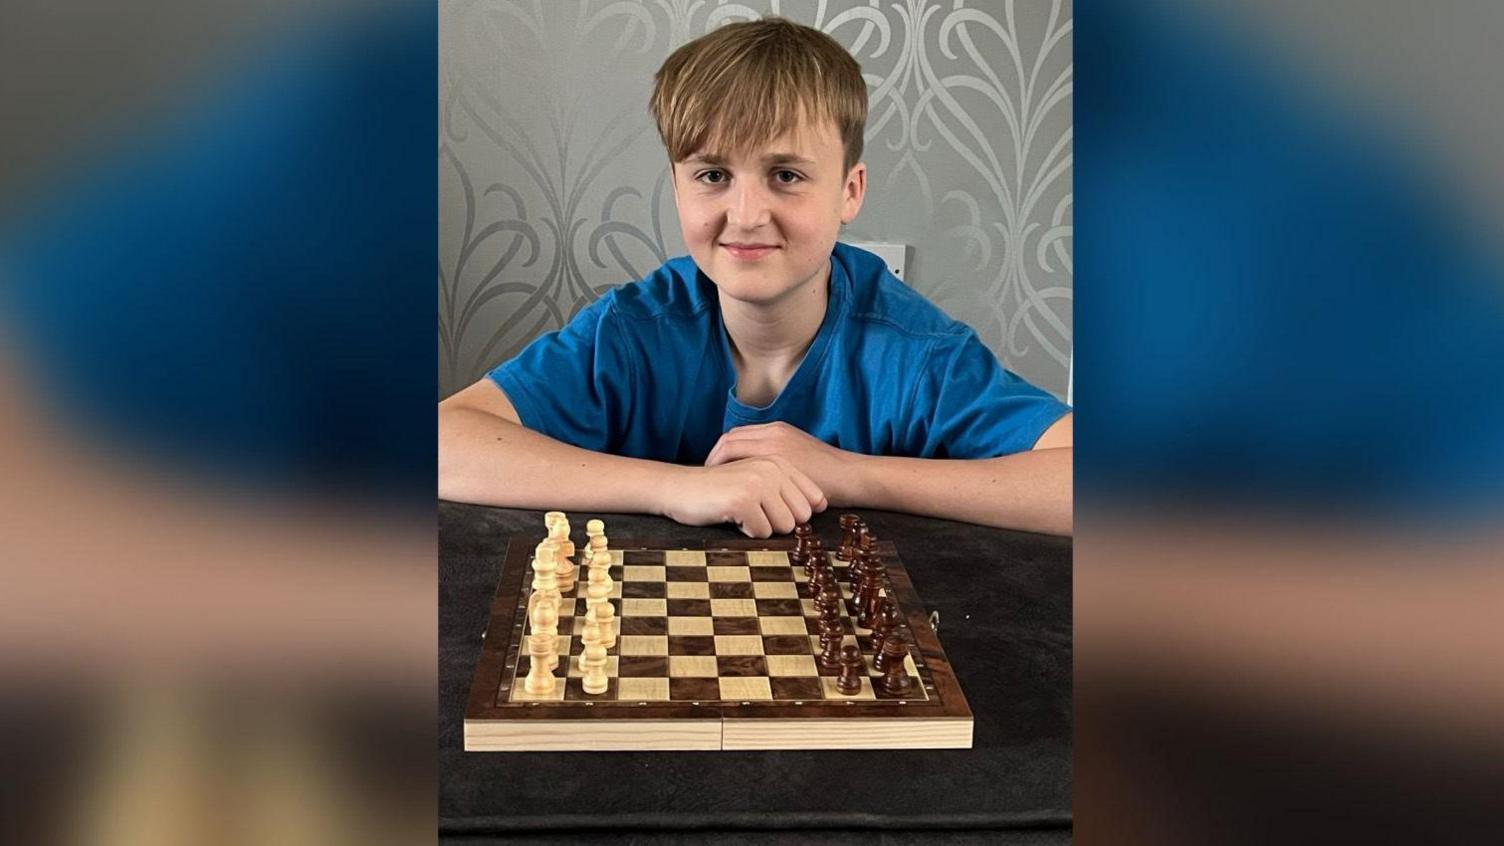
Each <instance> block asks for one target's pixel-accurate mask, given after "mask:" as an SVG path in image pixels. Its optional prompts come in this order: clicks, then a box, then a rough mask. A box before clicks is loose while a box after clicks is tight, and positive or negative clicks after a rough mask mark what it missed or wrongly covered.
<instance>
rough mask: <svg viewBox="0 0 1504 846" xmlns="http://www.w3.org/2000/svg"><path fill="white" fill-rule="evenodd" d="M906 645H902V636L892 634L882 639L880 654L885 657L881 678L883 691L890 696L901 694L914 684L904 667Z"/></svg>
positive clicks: (906, 652)
mask: <svg viewBox="0 0 1504 846" xmlns="http://www.w3.org/2000/svg"><path fill="white" fill-rule="evenodd" d="M908 651H909V650H908V647H906V646H904V643H903V638H901V637H898V636H896V635H895V636H893V637H889V638H886V639H885V640H884V641H883V651H882V653H881V654H882V656H883V657H884V658H885V659H886V660H885V661H884V662H883V663H884V665H885V667H884V670H883V677H882V680H881V682H880V683H881V684H882V688H883V691H884V692H885V693H888V694H890V695H892V696H902V695H904V694H905V693H908V692H909V689H910V688H912V687H913V686H914V680H913V678H911V677H910V676H909V671H908V668H906V667H904V665H903V664H904V660H903V659H904V658H905V657H907V656H908Z"/></svg>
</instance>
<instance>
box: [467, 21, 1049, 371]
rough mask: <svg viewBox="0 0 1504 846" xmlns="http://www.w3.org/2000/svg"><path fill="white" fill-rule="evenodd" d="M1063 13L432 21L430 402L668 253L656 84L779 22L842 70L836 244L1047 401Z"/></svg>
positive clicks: (671, 217)
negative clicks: (433, 371)
mask: <svg viewBox="0 0 1504 846" xmlns="http://www.w3.org/2000/svg"><path fill="white" fill-rule="evenodd" d="M1071 12H1072V10H1071V4H1070V2H1068V0H1064V1H1063V0H1027V2H1014V1H1013V0H991V1H990V2H988V1H987V0H983V1H982V2H967V0H947V2H936V0H896V1H895V0H887V2H880V0H845V1H844V2H841V0H833V1H832V2H827V1H826V0H804V2H779V0H763V1H762V2H756V0H638V2H632V1H631V0H579V1H578V2H576V0H548V2H544V0H441V2H440V19H439V25H440V43H439V56H440V62H441V68H440V74H439V79H440V82H439V86H440V87H439V149H438V164H439V168H438V170H439V237H440V249H439V360H440V391H441V394H442V395H444V396H447V395H448V394H450V393H453V392H454V391H456V390H459V389H460V388H462V387H464V386H466V385H468V384H470V383H471V382H473V381H474V380H475V379H477V378H479V377H480V376H481V375H482V374H484V373H485V371H486V370H488V369H489V368H491V367H493V366H494V365H496V364H497V363H499V362H501V361H503V360H505V359H507V358H509V357H511V356H512V355H513V354H515V353H516V352H517V351H519V350H520V349H522V347H523V346H524V345H526V344H527V343H528V342H529V341H530V340H532V339H533V338H535V337H537V336H538V335H540V334H542V333H544V332H547V331H550V330H553V329H557V328H558V327H560V326H561V325H563V324H564V323H565V322H566V321H567V320H568V319H569V317H570V316H571V315H573V314H574V313H575V312H576V311H578V310H579V309H580V308H582V307H584V306H585V305H586V304H587V303H589V302H590V301H592V300H593V299H594V298H596V297H597V296H599V295H600V294H601V293H603V292H604V291H606V290H607V289H609V288H611V287H613V286H615V285H618V284H621V283H623V282H627V281H631V280H634V279H638V278H641V277H642V276H643V275H644V274H646V273H648V272H650V271H651V270H653V269H654V268H656V267H657V266H658V265H659V264H661V263H662V262H663V261H664V260H665V259H667V258H670V257H672V256H676V255H682V254H684V253H685V252H686V250H685V249H684V244H683V241H682V239H681V237H680V234H679V225H678V218H677V215H676V213H675V210H674V203H673V194H672V191H671V189H670V186H669V184H668V177H669V171H668V162H667V160H666V157H665V155H664V152H663V149H662V146H661V145H660V143H659V141H658V137H657V133H656V131H655V130H654V128H653V124H652V119H651V116H650V115H649V114H648V110H647V100H648V95H649V92H650V90H651V85H652V74H653V72H654V71H655V70H656V69H657V68H658V66H659V64H660V63H661V62H662V61H663V59H664V58H665V57H666V56H667V55H668V54H669V53H670V52H671V51H672V50H673V49H674V48H675V47H677V46H679V45H680V44H682V43H684V42H685V41H688V40H690V39H692V38H695V37H697V36H699V35H702V34H704V33H705V32H708V31H710V30H711V29H713V28H715V27H716V26H719V25H721V24H723V23H726V22H729V21H735V20H745V19H749V18H758V17H762V16H764V15H767V14H778V15H783V16H785V17H788V18H791V19H793V20H796V21H799V22H800V23H805V24H809V25H811V26H814V27H817V28H819V29H821V30H823V31H824V32H827V33H829V34H830V35H831V36H832V37H834V38H835V39H836V40H837V41H839V42H841V43H842V44H843V45H845V46H846V47H847V49H849V50H850V51H851V52H852V54H853V55H854V56H856V58H857V60H858V61H859V62H861V64H862V68H863V71H864V74H865V77H866V79H867V84H868V94H869V102H870V110H869V118H868V124H867V144H866V155H865V160H866V162H867V165H868V171H869V175H868V190H867V198H866V201H865V203H864V206H863V209H862V212H861V214H860V216H858V218H857V220H856V221H855V222H853V223H852V224H850V225H849V226H847V227H845V228H844V229H843V233H842V240H844V241H847V242H864V241H865V242H891V243H904V244H908V245H909V247H910V250H909V254H908V266H907V269H906V272H905V276H906V277H907V279H906V281H907V282H908V283H909V284H910V285H913V286H914V287H915V288H916V289H917V290H919V291H920V292H922V293H923V294H924V295H925V296H926V297H928V298H929V299H930V300H931V301H932V302H934V303H936V304H937V305H939V306H940V307H941V308H943V309H944V310H945V311H946V312H947V313H949V314H950V315H951V316H953V317H955V318H957V319H960V320H963V321H965V322H966V323H968V324H969V325H971V326H972V327H973V328H975V329H976V330H977V332H978V334H979V335H980V336H981V338H982V339H983V340H984V341H985V342H986V343H988V344H989V345H990V346H991V347H992V349H993V350H994V351H995V352H996V353H997V354H998V356H999V358H1001V359H1002V360H1003V361H1004V363H1005V364H1006V365H1007V366H1008V367H1009V368H1010V369H1011V370H1013V371H1015V372H1016V373H1018V374H1019V375H1021V376H1023V377H1024V378H1026V379H1028V380H1029V381H1031V382H1033V383H1034V384H1036V385H1039V386H1040V387H1042V388H1044V389H1046V390H1049V391H1051V392H1053V393H1055V394H1057V395H1059V396H1061V397H1064V396H1065V393H1066V386H1067V378H1068V367H1069V362H1070V351H1071V325H1072V324H1071V305H1072V283H1071V231H1072V228H1071V221H1072V193H1071V162H1072V158H1071V138H1072V136H1071V90H1072V78H1071V71H1072V57H1071V37H1070V33H1071Z"/></svg>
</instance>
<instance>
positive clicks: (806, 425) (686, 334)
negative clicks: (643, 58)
mask: <svg viewBox="0 0 1504 846" xmlns="http://www.w3.org/2000/svg"><path fill="white" fill-rule="evenodd" d="M491 378H492V379H494V380H495V382H496V384H497V385H499V386H500V387H501V389H502V390H503V391H505V392H506V395H507V397H508V398H509V399H510V400H511V401H512V405H513V406H514V407H515V408H516V409H517V414H518V416H519V417H520V419H521V420H522V423H523V425H525V426H527V427H528V428H529V429H533V430H535V431H538V432H542V433H543V434H545V435H548V436H550V437H552V438H555V439H557V440H560V441H564V442H566V443H570V444H574V445H575V446H579V447H584V448H586V449H590V450H594V451H596V452H607V453H612V454H615V455H626V456H631V457H634V458H648V459H654V460H657V461H673V462H678V463H682V464H691V463H692V464H700V463H703V462H704V460H705V457H706V455H708V454H709V453H710V450H711V448H712V447H714V446H715V443H716V441H717V440H718V439H719V438H720V436H721V435H722V434H723V433H724V432H726V431H729V430H730V429H733V428H735V427H737V426H744V425H748V424H755V423H770V422H773V421H778V420H781V421H783V422H785V423H789V424H790V425H793V426H795V427H797V428H799V429H801V430H803V431H805V432H808V433H809V434H811V435H813V436H814V437H816V438H819V439H820V440H822V441H824V442H826V443H828V444H831V445H833V446H836V447H839V448H840V449H843V450H848V451H851V452H859V453H863V454H866V455H895V456H909V457H917V458H991V457H994V456H999V455H1007V454H1009V453H1014V452H1021V451H1024V450H1027V449H1030V448H1031V447H1033V445H1034V442H1035V441H1036V440H1038V439H1039V436H1040V435H1041V434H1042V433H1043V432H1044V430H1045V429H1047V428H1048V427H1049V426H1050V424H1051V423H1054V422H1055V421H1056V420H1058V419H1059V418H1060V417H1061V416H1062V415H1064V414H1065V413H1066V412H1067V411H1069V408H1068V407H1067V406H1066V405H1065V404H1064V403H1061V402H1060V401H1058V400H1056V399H1055V398H1054V397H1052V396H1050V395H1049V394H1047V393H1045V392H1044V391H1041V390H1040V389H1038V388H1036V387H1034V386H1032V385H1030V384H1028V383H1027V382H1025V381H1023V380H1022V379H1020V378H1018V377H1017V376H1015V375H1014V374H1012V373H1010V372H1008V371H1007V370H1005V369H1003V367H1002V365H1000V364H999V363H998V360H997V357H996V356H994V355H993V354H992V351H991V350H989V349H988V348H987V347H986V346H985V345H983V344H982V342H981V341H980V340H979V339H978V338H977V336H976V333H975V332H973V331H972V330H971V329H970V328H969V327H967V326H966V325H965V324H962V323H959V322H957V321H955V320H952V319H951V318H949V317H947V316H946V315H945V314H944V313H943V312H941V311H940V310H939V309H938V308H936V307H935V306H933V305H931V304H930V303H929V302H928V301H927V300H925V299H924V298H923V297H922V296H920V295H919V294H917V293H915V292H914V291H913V290H912V289H910V288H909V287H908V286H906V285H904V284H903V283H902V282H900V281H898V279H897V278H895V277H894V276H893V275H892V274H891V273H889V272H888V269H887V267H886V266H885V265H884V264H883V262H882V259H880V258H878V257H877V256H875V255H873V254H871V253H868V252H866V251H864V250H859V249H857V248H855V247H851V246H848V245H846V244H837V245H836V248H835V251H834V252H833V254H832V256H831V274H830V297H829V302H828V306H827V308H826V312H825V320H824V322H822V323H821V324H820V330H819V332H818V334H816V335H815V339H814V342H813V343H811V344H810V347H809V350H808V351H807V352H806V353H805V355H804V359H803V360H802V361H801V362H800V364H799V367H798V369H797V370H796V371H795V372H794V375H793V377H792V378H790V380H789V382H788V384H787V385H785V386H784V388H783V390H782V392H780V393H779V395H778V397H777V398H776V399H774V400H773V402H772V403H770V404H769V405H767V406H766V407H757V406H751V405H747V404H745V403H742V402H740V401H739V400H737V398H736V370H735V368H734V366H733V365H732V358H731V348H730V345H729V342H728V339H727V337H726V331H725V329H724V327H723V325H722V323H721V310H720V302H719V300H718V299H717V292H716V288H715V284H714V283H712V282H711V281H710V279H709V278H707V277H706V276H705V274H703V273H701V272H700V270H699V268H698V267H697V266H696V265H695V263H694V261H693V260H692V259H690V258H689V257H688V256H684V257H680V258H676V259H672V260H670V261H669V262H668V263H667V264H665V265H663V266H662V267H660V268H658V270H656V271H654V272H653V273H652V274H651V275H649V276H648V277H647V278H646V279H643V280H642V281H640V282H635V283H632V284H629V285H624V286H622V287H620V288H615V289H613V290H611V291H609V292H607V293H606V294H605V296H603V297H601V298H600V299H599V300H597V301H596V302H594V303H592V304H591V305H590V306H588V307H587V308H585V309H583V310H582V311H580V313H579V314H578V315H576V316H575V318H574V319H573V320H571V321H570V322H569V324H568V325H567V326H565V327H564V328H563V329H562V330H560V331H558V332H550V333H549V334H547V335H544V336H542V337H540V338H538V339H537V340H535V341H533V343H531V344H529V345H528V347H527V348H526V349H524V350H523V351H522V352H521V353H520V354H518V356H517V357H516V358H513V359H512V360H511V361H508V362H506V363H505V364H502V365H501V366H500V367H497V368H496V369H495V370H493V371H491Z"/></svg>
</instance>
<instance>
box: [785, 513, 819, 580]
mask: <svg viewBox="0 0 1504 846" xmlns="http://www.w3.org/2000/svg"><path fill="white" fill-rule="evenodd" d="M814 531H815V530H814V528H813V527H811V526H810V524H808V523H800V524H799V525H797V526H795V527H794V551H793V552H791V553H789V562H790V563H792V564H793V565H794V566H795V567H805V563H804V562H805V561H807V560H808V559H809V539H810V537H812V536H813V534H814ZM805 572H806V573H807V572H808V568H807V567H806V569H805Z"/></svg>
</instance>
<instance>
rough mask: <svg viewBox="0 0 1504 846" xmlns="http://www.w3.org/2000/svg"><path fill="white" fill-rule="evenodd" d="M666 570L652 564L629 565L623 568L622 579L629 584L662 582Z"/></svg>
mask: <svg viewBox="0 0 1504 846" xmlns="http://www.w3.org/2000/svg"><path fill="white" fill-rule="evenodd" d="M665 569H666V568H664V567H658V566H655V565H652V564H628V565H626V566H625V567H623V568H621V577H622V580H623V581H628V582H661V581H663V580H664V571H665Z"/></svg>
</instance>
